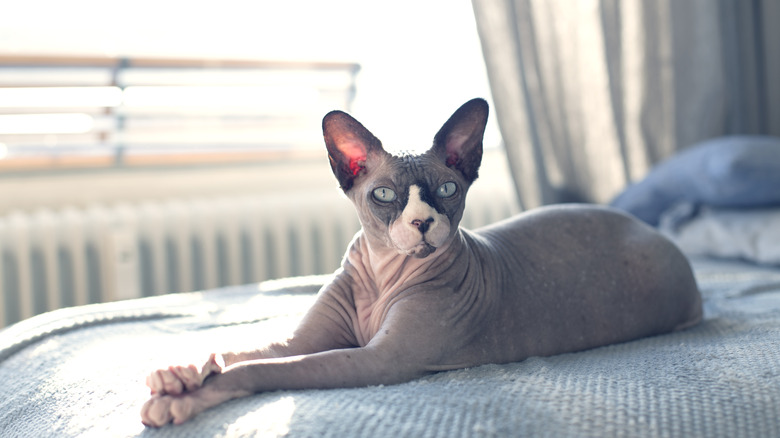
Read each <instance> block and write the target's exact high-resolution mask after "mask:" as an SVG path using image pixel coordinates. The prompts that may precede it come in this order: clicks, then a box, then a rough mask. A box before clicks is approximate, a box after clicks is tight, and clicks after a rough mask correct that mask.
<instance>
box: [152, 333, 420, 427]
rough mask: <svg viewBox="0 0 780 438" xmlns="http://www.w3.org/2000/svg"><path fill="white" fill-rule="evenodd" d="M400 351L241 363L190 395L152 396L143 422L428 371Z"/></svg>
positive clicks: (395, 380) (160, 422)
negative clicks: (283, 392)
mask: <svg viewBox="0 0 780 438" xmlns="http://www.w3.org/2000/svg"><path fill="white" fill-rule="evenodd" d="M399 353H400V352H398V351H393V350H389V349H386V348H374V347H368V346H367V347H363V348H351V349H341V350H331V351H325V352H321V353H315V354H310V355H303V356H294V357H285V358H278V359H261V360H256V361H244V362H239V363H238V364H236V365H233V366H229V367H226V368H225V369H224V370H222V372H221V373H219V374H213V375H211V376H209V377H208V378H207V379H206V380H205V382H204V383H203V385H202V386H201V387H200V388H198V389H196V390H194V391H191V392H185V393H182V394H178V395H155V396H152V398H151V399H150V400H149V401H147V402H146V404H145V405H144V407H143V409H142V410H141V419H142V421H143V423H144V424H145V425H147V426H153V427H159V426H163V425H165V424H168V423H170V422H173V423H174V424H181V423H183V422H185V421H187V420H189V419H190V418H192V417H194V416H195V415H197V414H199V413H201V412H203V411H204V410H206V409H208V408H211V407H213V406H216V405H218V404H220V403H223V402H226V401H228V400H231V399H235V398H240V397H246V396H248V395H251V394H255V393H260V392H265V391H272V390H278V389H304V388H311V389H325V388H346V387H359V386H368V385H378V384H394V383H400V382H404V381H408V380H411V379H414V378H416V377H420V376H422V375H424V374H426V373H427V372H428V370H427V369H426V367H424V366H422V363H421V362H419V361H416V360H411V361H409V360H405V358H404V357H403V354H399Z"/></svg>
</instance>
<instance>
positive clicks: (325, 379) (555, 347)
mask: <svg viewBox="0 0 780 438" xmlns="http://www.w3.org/2000/svg"><path fill="white" fill-rule="evenodd" d="M487 114H488V108H487V104H486V103H485V102H484V101H483V100H481V99H475V100H472V101H469V102H467V103H466V104H464V105H463V106H462V107H461V108H459V109H458V110H457V111H456V112H455V113H454V114H453V115H452V117H451V118H450V119H449V120H448V121H447V122H446V123H445V124H444V126H443V127H442V128H441V130H440V131H439V132H438V134H437V135H436V136H435V138H434V144H433V147H432V148H431V149H430V150H429V151H427V152H426V153H424V154H421V155H404V156H400V157H399V156H393V155H390V154H388V153H387V152H385V151H384V149H383V148H382V146H381V143H380V142H379V140H378V139H376V137H374V136H373V135H372V134H371V133H370V132H369V131H368V130H366V129H365V128H364V127H363V126H362V125H361V124H360V123H358V122H357V121H356V120H354V119H353V118H352V117H350V116H349V115H347V114H345V113H342V112H338V111H336V112H331V113H329V114H328V115H326V117H325V119H324V120H323V132H324V137H325V143H326V146H327V148H328V154H329V158H330V162H331V167H332V169H333V172H334V174H335V176H336V178H337V179H338V181H339V183H340V185H341V187H342V189H343V190H344V192H345V194H346V195H347V196H348V197H349V198H350V200H351V201H352V202H353V204H354V205H355V208H356V211H357V213H358V216H359V218H360V222H361V224H362V230H361V232H359V233H358V234H357V235H356V237H355V238H354V239H353V241H352V242H351V243H350V245H349V248H348V250H347V253H346V255H345V257H344V260H343V263H342V268H340V269H339V271H337V272H336V274H335V275H334V277H333V279H332V281H331V282H330V283H329V284H327V285H325V286H324V287H323V288H322V290H321V291H320V293H319V295H318V298H317V300H316V302H315V304H314V305H313V306H312V308H311V309H310V310H309V312H308V313H307V314H306V316H305V317H304V319H303V320H302V321H301V323H300V325H299V327H298V328H297V329H296V331H295V333H294V334H293V336H292V337H291V338H290V339H288V340H287V341H285V342H280V343H276V344H272V345H270V346H267V347H264V348H261V349H259V350H256V351H252V352H245V353H224V354H221V355H216V354H212V355H211V356H210V358H209V360H208V361H207V363H206V365H204V366H202V367H197V366H195V365H190V366H184V367H181V366H180V367H170V368H169V369H167V370H159V371H156V372H154V373H152V374H151V375H150V376H149V378H148V379H147V384H148V385H149V386H150V387H151V388H152V393H153V396H152V398H151V399H150V400H149V401H148V402H147V403H146V405H145V406H144V408H143V411H142V418H143V421H144V423H145V424H148V425H153V426H160V425H162V424H166V423H168V422H170V421H174V422H175V423H181V422H182V421H185V420H187V419H189V418H191V417H192V416H193V415H195V414H197V413H199V412H201V411H203V410H204V409H207V408H208V407H211V406H214V405H216V404H218V403H221V402H223V401H226V400H229V399H232V398H236V397H242V396H246V395H250V394H252V393H256V392H261V391H268V390H276V389H299V388H334V387H354V386H365V385H377V384H393V383H400V382H405V381H408V380H411V379H414V378H418V377H421V376H423V375H426V374H428V373H431V372H437V371H444V370H451V369H457V368H464V367H470V366H476V365H481V364H486V363H507V362H515V361H520V360H523V359H526V358H528V357H531V356H549V355H553V354H559V353H565V352H572V351H579V350H584V349H588V348H594V347H598V346H602V345H607V344H611V343H615V342H624V341H628V340H632V339H637V338H640V337H644V336H651V335H657V334H661V333H666V332H670V331H673V330H677V329H681V328H684V327H688V326H691V325H694V324H696V323H697V322H698V321H699V320H700V319H701V297H700V294H699V292H698V289H697V287H696V282H695V280H694V278H693V275H692V272H691V269H690V266H689V265H688V262H687V260H686V259H685V257H684V256H683V255H682V254H681V253H680V252H679V250H677V248H676V247H675V246H674V245H673V244H672V243H670V242H669V241H668V240H666V239H665V238H663V237H662V236H661V235H659V234H658V233H657V232H655V231H654V230H653V229H651V228H650V227H647V226H645V225H644V224H642V223H640V222H639V221H637V220H635V219H633V218H631V217H629V216H628V215H625V214H623V213H619V212H617V211H614V210H610V209H607V208H603V207H596V206H586V205H566V206H553V207H545V208H540V209H536V210H532V211H530V212H526V213H523V214H521V215H518V216H516V217H514V218H510V219H507V220H505V221H502V222H499V223H497V224H494V225H491V226H488V227H484V228H481V229H478V230H475V231H467V230H464V229H460V228H459V227H458V223H459V222H460V219H461V217H462V214H463V208H464V205H465V196H466V194H467V192H468V188H469V186H470V185H471V183H472V182H473V181H474V180H475V179H476V178H477V171H478V168H479V164H480V161H481V156H482V136H483V134H484V128H485V123H486V121H487Z"/></svg>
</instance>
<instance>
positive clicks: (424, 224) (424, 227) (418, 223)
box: [412, 217, 433, 233]
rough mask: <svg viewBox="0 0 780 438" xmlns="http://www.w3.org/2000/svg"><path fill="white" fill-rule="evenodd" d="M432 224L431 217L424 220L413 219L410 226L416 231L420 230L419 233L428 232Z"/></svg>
mask: <svg viewBox="0 0 780 438" xmlns="http://www.w3.org/2000/svg"><path fill="white" fill-rule="evenodd" d="M432 223H433V218H432V217H429V218H428V219H425V220H421V219H415V220H413V221H412V225H414V226H415V227H417V229H418V230H420V232H421V233H424V232H426V231H428V228H430V226H431V224H432Z"/></svg>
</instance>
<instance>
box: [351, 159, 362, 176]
mask: <svg viewBox="0 0 780 438" xmlns="http://www.w3.org/2000/svg"><path fill="white" fill-rule="evenodd" d="M365 164H366V157H362V158H355V159H350V160H349V171H350V172H352V176H357V174H358V173H360V171H361V170H363V169H365V168H366V166H365Z"/></svg>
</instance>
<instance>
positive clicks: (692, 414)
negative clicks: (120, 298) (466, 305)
mask: <svg viewBox="0 0 780 438" xmlns="http://www.w3.org/2000/svg"><path fill="white" fill-rule="evenodd" d="M694 267H695V269H696V273H697V278H698V281H699V283H700V286H701V289H702V292H703V295H704V297H705V321H704V322H703V323H702V324H700V325H699V326H697V327H695V328H693V329H690V330H686V331H683V332H678V333H673V334H669V335H664V336H657V337H653V338H647V339H642V340H638V341H634V342H629V343H625V344H619V345H613V346H608V347H603V348H598V349H594V350H590V351H585V352H580V353H572V354H564V355H560V356H554V357H548V358H531V359H528V360H526V361H523V362H520V363H513V364H508V365H486V366H481V367H477V368H472V369H464V370H458V371H452V372H447V373H440V374H435V375H432V376H429V377H426V378H423V379H420V380H416V381H412V382H409V383H405V384H401V385H395V386H379V387H368V388H359V389H336V390H319V391H315V390H309V391H277V392H271V393H265V394H259V395H256V396H252V397H247V398H244V399H239V400H234V401H232V402H229V403H226V404H224V405H221V406H218V407H216V408H214V409H212V410H209V411H207V412H205V413H203V414H201V415H199V416H198V417H196V418H195V419H194V420H193V421H191V422H189V423H186V424H184V425H182V426H177V427H174V426H167V427H164V428H161V429H146V428H144V426H142V425H141V422H140V417H139V411H140V408H141V405H142V404H143V403H144V401H146V399H147V397H148V390H147V389H146V387H145V386H144V382H143V381H144V378H145V376H146V375H147V373H148V372H149V370H152V369H156V368H157V367H159V366H161V365H167V364H169V363H175V362H181V361H183V360H190V359H192V360H202V358H203V357H204V355H205V354H206V353H208V352H210V351H212V350H220V351H221V350H224V349H226V348H249V347H252V346H256V345H258V344H261V343H263V342H266V341H268V340H269V339H276V338H279V337H280V336H284V335H285V334H286V332H288V331H289V330H291V329H292V328H293V327H294V326H295V323H296V321H297V319H298V318H300V317H301V316H302V314H303V312H304V311H305V310H306V308H307V307H308V305H309V304H310V303H311V302H312V301H313V298H314V294H313V291H314V290H316V285H317V283H319V282H321V281H322V278H314V279H289V280H282V281H277V282H273V283H264V284H263V285H261V287H260V288H258V287H257V286H246V287H238V288H229V289H223V290H216V291H209V292H204V293H192V294H180V295H170V296H164V297H154V298H147V299H141V300H135V301H128V302H121V303H110V304H101V305H94V306H86V307H79V308H73V309H64V310H61V311H56V312H52V313H49V314H45V315H40V316H38V317H35V318H32V319H30V320H27V321H23V322H22V323H19V324H16V325H14V326H11V327H9V328H7V329H5V330H3V331H0V382H2V383H0V436H3V437H15V436H19V437H22V436H24V437H29V436H36V437H43V436H84V435H89V436H101V437H102V436H113V437H131V436H215V437H219V436H256V435H271V436H276V435H284V434H290V435H292V436H358V435H359V436H388V437H390V436H392V437H397V436H432V437H439V436H440V437H456V436H507V435H512V436H542V435H544V436H572V435H577V436H599V437H601V436H605V435H620V436H686V437H692V436H702V437H704V436H706V437H716V436H723V437H726V436H728V437H740V436H745V437H748V436H749V437H756V436H780V348H778V347H779V346H780V271H778V270H772V269H769V268H761V267H757V266H752V265H746V264H741V263H736V262H716V261H711V260H710V261H707V260H699V261H696V262H695V263H694Z"/></svg>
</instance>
